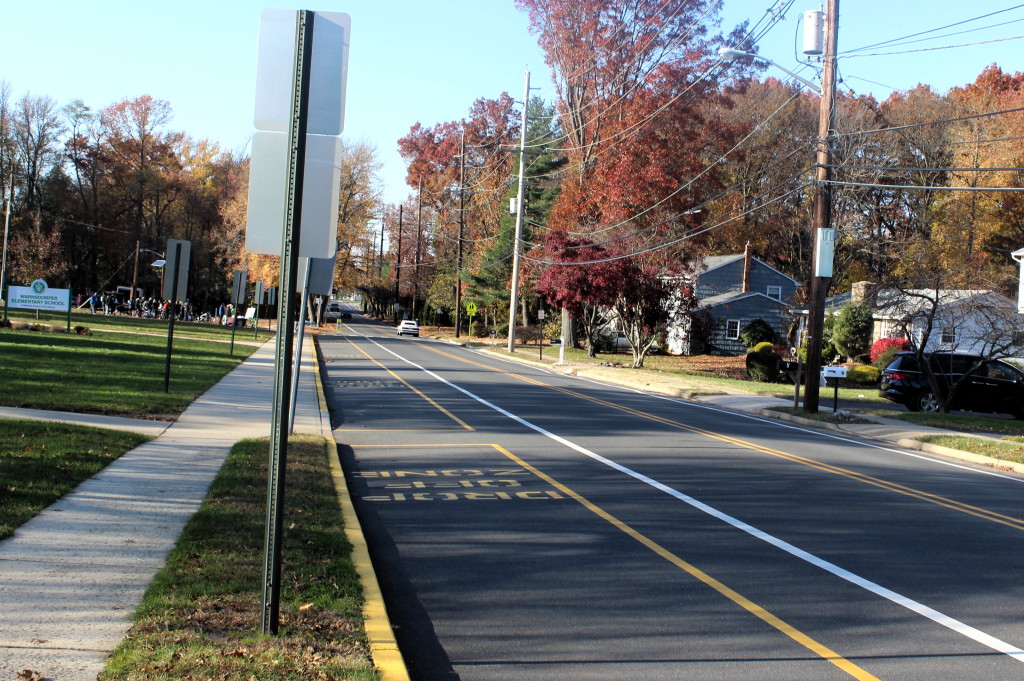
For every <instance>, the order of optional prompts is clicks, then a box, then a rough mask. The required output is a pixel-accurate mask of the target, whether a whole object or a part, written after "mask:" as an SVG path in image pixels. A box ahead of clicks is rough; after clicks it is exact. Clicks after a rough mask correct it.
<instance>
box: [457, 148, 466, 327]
mask: <svg viewBox="0 0 1024 681" xmlns="http://www.w3.org/2000/svg"><path fill="white" fill-rule="evenodd" d="M465 211H466V131H465V130H463V131H462V142H461V143H460V144H459V242H458V244H457V245H456V246H455V337H456V338H458V337H459V334H460V333H461V332H462V279H461V278H460V275H461V274H462V232H463V229H464V228H465V225H466V221H465Z"/></svg>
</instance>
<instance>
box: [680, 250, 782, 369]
mask: <svg viewBox="0 0 1024 681" xmlns="http://www.w3.org/2000/svg"><path fill="white" fill-rule="evenodd" d="M799 286H800V283H799V282H797V280H796V279H793V278H792V277H790V276H787V275H785V274H783V273H782V272H780V271H778V270H777V269H775V268H774V267H771V266H770V265H768V264H767V263H765V262H763V261H761V260H758V259H757V258H755V257H754V256H753V255H752V254H751V252H750V246H749V245H748V246H747V248H746V250H745V251H744V252H743V253H737V254H735V255H718V256H712V257H709V258H705V260H704V269H703V270H701V272H700V273H699V274H698V275H697V277H696V281H695V282H694V293H695V295H696V297H697V299H698V301H700V306H699V308H698V312H699V313H700V312H704V313H707V315H708V316H709V317H710V318H711V321H712V329H711V333H710V336H709V338H708V339H707V340H708V345H709V346H710V347H709V348H706V349H705V350H706V351H710V352H714V353H717V354H724V355H741V354H743V353H745V352H746V351H747V347H746V346H745V345H744V343H743V341H741V340H740V331H742V330H743V328H744V327H746V326H747V324H749V323H750V322H752V321H754V320H755V319H762V320H764V321H765V322H767V323H768V324H769V325H770V326H771V327H772V328H773V329H774V330H775V333H776V334H777V335H778V336H779V337H780V338H785V337H786V335H787V333H788V331H789V328H790V326H791V324H792V321H793V316H792V314H791V312H790V310H791V308H792V305H793V302H794V300H795V298H796V290H797V288H798V287H799ZM689 332H690V329H689V325H688V324H687V323H686V322H682V323H676V324H672V325H670V326H669V328H668V331H667V333H666V346H667V348H668V351H669V352H671V353H673V354H677V355H679V354H692V352H693V351H694V350H696V349H697V348H695V347H694V345H695V344H694V343H693V342H692V341H691V339H690V333H689Z"/></svg>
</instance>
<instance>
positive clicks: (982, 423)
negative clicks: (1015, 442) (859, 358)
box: [864, 409, 1024, 435]
mask: <svg viewBox="0 0 1024 681" xmlns="http://www.w3.org/2000/svg"><path fill="white" fill-rule="evenodd" d="M864 413H865V414H867V415H870V416H880V417H883V418H890V419H899V420H901V421H907V422H908V423H913V424H915V425H918V426H930V427H932V428H942V429H944V430H954V431H961V432H967V433H995V434H997V435H1024V421H1019V420H1017V419H1006V418H999V417H996V416H974V415H970V414H962V413H952V414H925V413H923V412H914V411H906V410H898V409H897V410H891V411H890V410H886V411H882V410H879V411H870V410H869V411H865V412H864Z"/></svg>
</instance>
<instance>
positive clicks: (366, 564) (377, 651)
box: [310, 338, 409, 681]
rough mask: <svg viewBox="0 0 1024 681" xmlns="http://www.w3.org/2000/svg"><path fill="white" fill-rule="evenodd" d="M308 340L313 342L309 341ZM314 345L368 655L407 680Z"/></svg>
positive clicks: (386, 673) (387, 680)
mask: <svg viewBox="0 0 1024 681" xmlns="http://www.w3.org/2000/svg"><path fill="white" fill-rule="evenodd" d="M310 340H311V342H313V339H312V338H311V339H310ZM313 344H314V353H313V354H311V355H310V356H311V357H312V358H313V374H314V375H315V376H316V395H317V400H318V401H319V403H320V429H321V432H322V433H323V436H324V439H326V440H327V443H328V445H329V446H330V447H331V448H332V449H331V451H332V452H333V456H328V457H327V458H328V460H329V461H330V465H331V479H332V480H333V481H334V489H335V490H336V491H337V493H338V502H339V503H340V504H341V517H342V519H343V520H344V523H345V536H346V538H348V540H349V542H350V543H351V544H352V563H353V565H355V568H356V572H358V573H359V581H360V582H361V583H362V585H363V599H364V600H363V619H364V624H363V626H364V628H365V630H366V638H367V640H368V641H369V644H370V655H371V656H372V657H373V663H374V666H376V668H377V671H378V672H379V674H380V678H381V679H382V681H409V670H408V668H407V667H406V665H405V659H404V658H403V657H402V652H401V651H400V650H399V649H398V641H397V640H395V632H394V630H393V629H392V628H391V620H390V619H389V618H388V613H387V609H386V608H385V607H384V594H383V593H381V590H380V583H379V582H378V581H377V572H376V571H375V570H374V569H373V561H372V560H370V549H369V547H368V546H367V545H366V537H365V536H363V528H362V525H360V524H359V517H358V516H356V509H355V506H353V504H352V495H351V493H350V492H349V489H348V484H347V483H346V482H345V474H344V473H343V472H342V470H341V462H340V461H339V460H338V456H337V452H338V443H337V441H336V440H335V439H334V433H333V432H332V431H331V417H330V414H329V413H328V409H327V397H326V396H325V394H324V388H323V382H322V381H321V378H320V348H319V346H317V345H316V343H315V342H314V343H313Z"/></svg>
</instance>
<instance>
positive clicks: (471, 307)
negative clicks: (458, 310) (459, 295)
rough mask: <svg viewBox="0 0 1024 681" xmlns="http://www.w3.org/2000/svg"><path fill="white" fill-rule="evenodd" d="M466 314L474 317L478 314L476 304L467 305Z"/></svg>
mask: <svg viewBox="0 0 1024 681" xmlns="http://www.w3.org/2000/svg"><path fill="white" fill-rule="evenodd" d="M466 312H468V313H469V316H470V317H472V316H473V315H475V314H476V303H466Z"/></svg>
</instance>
